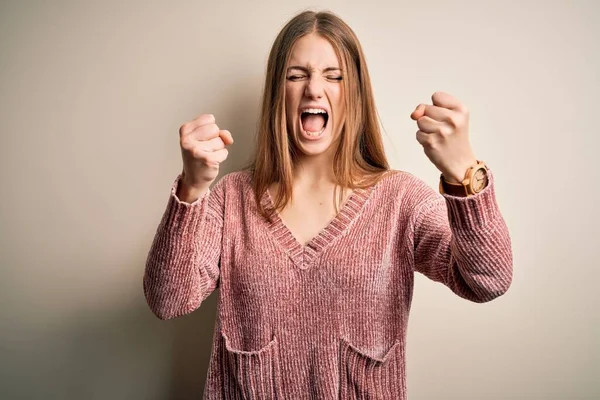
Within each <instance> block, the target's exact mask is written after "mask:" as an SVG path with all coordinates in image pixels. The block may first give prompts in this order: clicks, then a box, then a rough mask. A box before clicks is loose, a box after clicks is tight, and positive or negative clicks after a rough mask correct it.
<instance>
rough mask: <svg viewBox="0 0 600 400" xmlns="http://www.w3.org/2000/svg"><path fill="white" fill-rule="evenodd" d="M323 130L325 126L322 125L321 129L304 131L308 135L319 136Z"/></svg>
mask: <svg viewBox="0 0 600 400" xmlns="http://www.w3.org/2000/svg"><path fill="white" fill-rule="evenodd" d="M324 130H325V127H323V129H321V130H320V131H319V132H311V131H304V132H306V134H307V135H308V136H312V137H317V136H319V135H320V134H321V133H323V131H324Z"/></svg>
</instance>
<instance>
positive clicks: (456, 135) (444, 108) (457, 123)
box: [410, 92, 477, 182]
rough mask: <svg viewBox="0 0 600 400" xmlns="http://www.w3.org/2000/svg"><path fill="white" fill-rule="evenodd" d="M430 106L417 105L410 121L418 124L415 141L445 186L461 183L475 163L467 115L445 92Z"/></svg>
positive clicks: (436, 93) (455, 100)
mask: <svg viewBox="0 0 600 400" xmlns="http://www.w3.org/2000/svg"><path fill="white" fill-rule="evenodd" d="M431 100H432V102H433V105H428V104H419V105H418V106H417V108H416V109H415V111H413V112H412V114H411V115H410V117H411V118H412V119H413V120H415V121H417V125H418V127H419V130H418V131H417V141H418V142H419V143H421V145H422V146H423V149H424V150H425V154H426V155H427V157H428V158H429V160H431V162H432V163H433V164H434V165H435V166H436V167H437V169H439V170H440V171H441V173H442V174H443V175H444V179H446V180H447V181H448V182H462V180H463V179H464V177H465V174H466V172H467V169H468V168H469V167H470V166H471V165H474V164H476V163H477V158H476V157H475V154H474V153H473V150H472V149H471V144H470V143H469V111H468V110H467V108H466V107H465V106H464V105H463V104H462V103H461V102H460V101H458V99H456V98H455V97H453V96H451V95H449V94H448V93H444V92H435V93H434V94H433V96H431Z"/></svg>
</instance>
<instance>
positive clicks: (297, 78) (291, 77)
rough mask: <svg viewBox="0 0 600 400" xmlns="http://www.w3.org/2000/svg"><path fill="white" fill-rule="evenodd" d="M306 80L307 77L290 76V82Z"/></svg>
mask: <svg viewBox="0 0 600 400" xmlns="http://www.w3.org/2000/svg"><path fill="white" fill-rule="evenodd" d="M304 78H306V76H305V75H291V76H288V80H290V81H294V82H295V81H299V80H301V79H304Z"/></svg>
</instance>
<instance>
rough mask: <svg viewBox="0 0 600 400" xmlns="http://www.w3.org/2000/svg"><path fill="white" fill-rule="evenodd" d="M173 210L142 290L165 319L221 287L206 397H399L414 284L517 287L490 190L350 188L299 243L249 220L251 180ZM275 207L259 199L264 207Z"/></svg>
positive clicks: (387, 181) (478, 292) (233, 177)
mask: <svg viewBox="0 0 600 400" xmlns="http://www.w3.org/2000/svg"><path fill="white" fill-rule="evenodd" d="M179 179H180V177H177V179H176V180H175V182H174V184H173V187H172V188H171V194H170V198H169V200H168V204H167V208H166V211H165V213H164V216H163V218H162V220H161V223H160V225H159V227H158V230H157V232H156V236H155V239H154V242H153V244H152V248H151V250H150V253H149V255H148V259H147V264H146V272H145V276H144V292H145V295H146V299H147V301H148V304H149V306H150V308H151V309H152V311H153V312H154V313H155V314H156V315H157V316H158V317H159V318H162V319H168V318H174V317H177V316H180V315H183V314H187V313H190V312H192V311H193V310H195V309H196V308H198V306H200V304H201V303H202V301H203V300H204V299H206V297H208V296H209V295H210V293H211V292H212V291H213V290H214V289H215V288H216V287H217V286H219V305H218V314H217V323H216V326H215V332H214V338H213V348H212V352H211V359H210V367H209V372H208V376H207V381H206V387H205V392H204V398H205V399H209V400H213V399H261V400H265V399H294V400H301V399H343V400H346V399H394V400H398V399H405V398H406V375H405V345H406V332H407V321H408V314H409V310H410V304H411V299H412V293H413V283H414V272H415V271H417V272H421V273H423V274H424V275H426V276H428V277H429V278H431V279H433V280H434V281H437V282H441V283H443V284H444V285H446V286H448V287H449V288H450V289H451V290H452V291H453V292H455V293H456V294H457V295H459V296H461V297H464V298H466V299H469V300H471V301H475V302H485V301H489V300H492V299H494V298H496V297H498V296H500V295H501V294H503V293H504V292H505V291H506V290H507V289H508V287H509V285H510V283H511V279H512V250H511V243H510V237H509V233H508V230H507V227H506V224H505V222H504V219H503V218H502V216H501V214H500V211H499V209H498V205H497V203H496V198H495V194H494V178H493V175H492V176H491V180H490V183H489V185H488V187H487V188H486V189H484V191H482V192H481V193H479V194H477V195H476V196H472V197H469V198H460V197H452V196H446V195H444V196H442V195H440V194H439V193H437V192H436V191H435V190H433V189H432V188H430V187H429V186H428V185H426V184H425V183H424V182H423V181H421V180H420V179H418V178H416V177H415V176H413V175H411V174H409V173H406V172H395V173H389V174H388V175H387V176H386V177H385V178H384V179H383V180H382V181H380V182H379V183H378V184H377V185H375V186H374V187H372V188H370V189H365V190H356V191H354V192H353V194H352V195H351V196H350V198H349V199H348V200H347V201H346V203H345V204H344V205H343V207H342V208H341V210H340V212H339V214H338V215H337V216H336V217H335V218H334V219H333V220H332V221H331V222H330V223H329V225H328V226H327V227H326V228H325V229H324V230H322V231H321V232H320V233H319V235H317V236H316V237H315V238H314V239H312V240H311V241H310V242H309V243H308V244H307V245H305V246H303V245H301V244H300V243H299V242H298V241H297V240H296V239H295V238H294V236H293V235H292V233H291V232H290V231H289V230H288V229H287V227H286V226H285V224H284V222H283V221H282V220H281V218H280V217H279V215H278V214H276V215H275V217H274V218H273V219H272V221H266V220H264V219H263V218H262V217H261V216H260V215H259V214H258V212H257V207H256V203H255V200H254V195H253V191H252V187H251V181H250V179H251V175H250V174H249V173H248V172H236V173H232V174H229V175H226V176H225V177H223V178H222V179H221V180H220V181H219V182H218V183H217V184H216V185H215V186H214V187H213V189H212V190H211V191H210V192H209V193H208V194H207V195H205V196H204V197H203V198H202V199H199V200H197V201H196V202H194V203H192V204H188V203H184V202H181V201H180V200H179V199H178V198H177V197H176V195H175V193H176V190H177V185H178V183H179ZM261 201H262V202H263V204H264V205H265V206H266V207H267V208H268V209H273V200H272V198H271V197H270V195H269V194H268V192H267V193H265V195H264V196H263V198H262V200H261Z"/></svg>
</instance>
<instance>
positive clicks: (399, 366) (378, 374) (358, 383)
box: [339, 339, 406, 400]
mask: <svg viewBox="0 0 600 400" xmlns="http://www.w3.org/2000/svg"><path fill="white" fill-rule="evenodd" d="M403 351H404V350H403V346H402V343H401V342H400V341H396V342H394V344H392V346H391V347H390V348H389V349H387V351H385V354H384V355H383V357H379V356H376V355H368V354H367V353H366V352H364V351H362V350H360V349H358V348H357V347H355V346H353V345H352V344H351V343H350V342H348V341H347V340H345V339H342V340H341V343H340V397H339V398H340V400H341V399H344V400H353V399H378V400H379V399H380V400H385V399H390V400H391V399H394V400H398V399H404V398H405V396H406V385H405V376H404V357H403V354H402V353H403Z"/></svg>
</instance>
